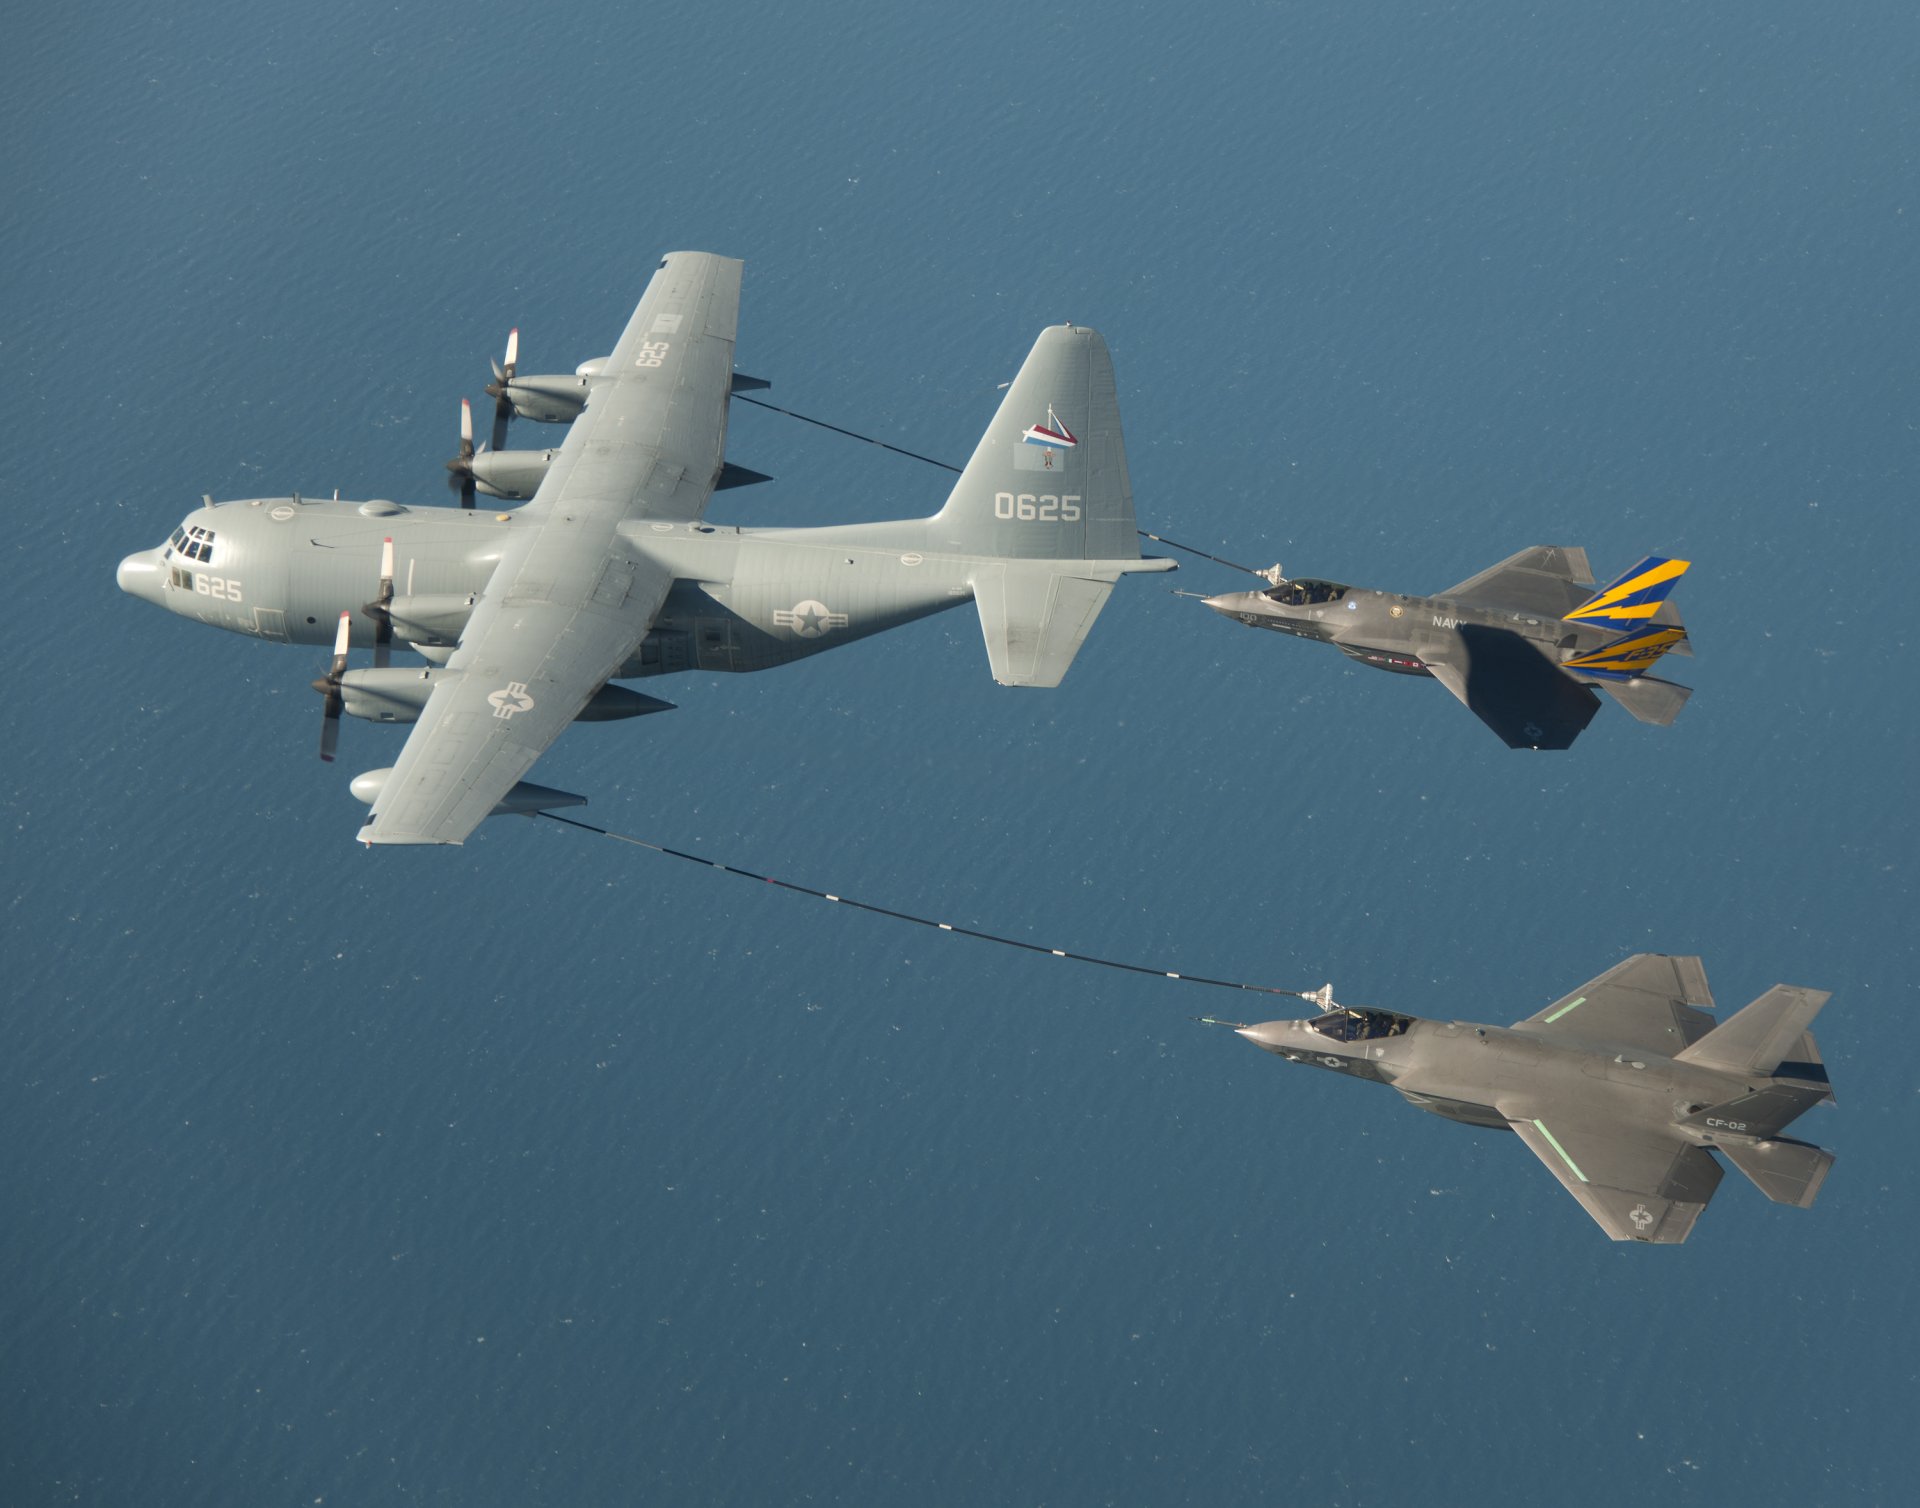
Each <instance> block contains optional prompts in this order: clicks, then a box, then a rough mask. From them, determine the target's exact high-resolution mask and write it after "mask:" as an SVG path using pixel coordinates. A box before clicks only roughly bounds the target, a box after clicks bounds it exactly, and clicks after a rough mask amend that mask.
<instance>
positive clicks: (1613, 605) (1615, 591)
mask: <svg viewBox="0 0 1920 1508" xmlns="http://www.w3.org/2000/svg"><path fill="white" fill-rule="evenodd" d="M1692 564H1693V562H1692V561H1690V560H1669V561H1667V562H1666V563H1665V564H1663V565H1657V566H1655V567H1654V568H1653V569H1652V570H1651V571H1642V572H1641V573H1640V574H1639V575H1638V576H1630V577H1628V578H1627V579H1626V580H1625V581H1622V582H1620V583H1619V584H1618V585H1617V586H1612V587H1609V588H1607V590H1606V591H1604V592H1602V593H1601V594H1600V595H1599V596H1598V597H1595V598H1594V599H1593V601H1591V602H1585V603H1582V604H1581V605H1580V606H1579V607H1577V608H1575V609H1574V610H1573V611H1572V612H1570V613H1568V614H1567V616H1566V621H1567V622H1569V623H1577V622H1579V621H1580V620H1581V619H1583V618H1651V617H1652V616H1653V615H1654V614H1655V613H1656V612H1658V611H1659V609H1660V604H1659V603H1658V602H1637V603H1633V604H1631V605H1628V606H1622V605H1621V604H1622V603H1625V602H1626V599H1627V598H1629V597H1632V596H1635V595H1637V594H1638V593H1640V592H1644V591H1647V590H1648V589H1649V588H1652V587H1656V586H1659V585H1660V584H1661V583H1662V582H1664V581H1674V580H1677V579H1679V578H1680V577H1681V576H1684V575H1686V573H1687V570H1688V568H1689V567H1690V566H1691V565H1692Z"/></svg>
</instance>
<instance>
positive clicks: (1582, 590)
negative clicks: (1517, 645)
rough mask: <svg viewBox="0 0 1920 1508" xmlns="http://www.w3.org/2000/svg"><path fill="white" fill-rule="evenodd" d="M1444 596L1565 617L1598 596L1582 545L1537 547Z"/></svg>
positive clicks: (1491, 567) (1591, 570) (1509, 559)
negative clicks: (1595, 595)
mask: <svg viewBox="0 0 1920 1508" xmlns="http://www.w3.org/2000/svg"><path fill="white" fill-rule="evenodd" d="M1439 595H1440V596H1442V597H1451V598H1453V599H1455V600H1456V601H1461V602H1476V603H1485V604H1488V605H1490V606H1495V607H1505V608H1511V609H1512V610H1513V611H1514V612H1517V613H1533V614H1535V615H1537V616H1539V617H1542V618H1564V617H1565V616H1566V615H1567V614H1568V613H1570V612H1572V611H1573V610H1574V609H1575V608H1576V607H1578V606H1579V605H1580V604H1581V603H1583V602H1585V601H1586V600H1587V599H1588V598H1589V597H1591V596H1592V595H1593V568H1592V567H1591V566H1589V565H1588V564H1587V552H1586V551H1585V550H1583V549H1582V548H1581V547H1580V546H1579V545H1533V546H1530V547H1529V548H1527V549H1524V550H1522V551H1521V552H1520V553H1519V554H1518V555H1511V556H1509V557H1508V558H1507V559H1505V560H1503V561H1501V562H1500V564H1499V565H1497V566H1488V567H1487V569H1486V570H1484V571H1482V572H1481V573H1480V574H1479V575H1478V576H1469V577H1468V578H1467V579H1466V580H1465V581H1463V582H1461V583H1460V584H1459V585H1458V586H1455V587H1449V588H1448V589H1447V590H1446V591H1444V592H1441V593H1440V594H1439Z"/></svg>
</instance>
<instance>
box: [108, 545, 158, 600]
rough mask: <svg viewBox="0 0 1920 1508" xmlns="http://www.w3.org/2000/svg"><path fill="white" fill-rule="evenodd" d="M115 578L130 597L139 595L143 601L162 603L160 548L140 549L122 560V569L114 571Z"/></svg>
mask: <svg viewBox="0 0 1920 1508" xmlns="http://www.w3.org/2000/svg"><path fill="white" fill-rule="evenodd" d="M113 579H114V580H115V581H117V582H118V583H119V584H120V590H121V591H123V592H125V593H126V594H127V595H128V596H129V597H138V598H139V599H140V600H141V601H142V602H151V603H152V604H153V605H154V606H155V607H158V606H159V605H160V581H161V574H160V552H159V551H158V550H138V551H136V552H135V553H133V554H132V555H129V556H128V557H127V558H126V559H125V560H123V561H121V562H120V569H119V570H118V571H116V572H114V577H113Z"/></svg>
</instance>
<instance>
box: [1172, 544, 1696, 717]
mask: <svg viewBox="0 0 1920 1508" xmlns="http://www.w3.org/2000/svg"><path fill="white" fill-rule="evenodd" d="M1688 564H1689V562H1687V561H1684V560H1670V559H1668V558H1666V557H1664V556H1659V555H1650V556H1648V557H1647V558H1646V559H1645V560H1643V561H1641V562H1640V564H1638V565H1637V566H1635V567H1634V568H1633V569H1632V570H1630V571H1628V572H1627V573H1626V574H1625V575H1623V576H1621V577H1620V578H1619V579H1618V580H1617V581H1615V582H1613V583H1612V584H1611V585H1610V586H1606V587H1602V588H1599V589H1598V590H1596V589H1595V585H1594V578H1593V572H1592V570H1591V569H1590V568H1589V566H1588V565H1587V552H1586V551H1585V550H1583V549H1581V548H1579V547H1578V546H1566V545H1535V546H1533V547H1532V548H1531V549H1526V550H1522V551H1521V552H1520V553H1519V554H1518V555H1515V556H1513V557H1512V558H1510V559H1508V560H1503V561H1501V562H1500V564H1499V565H1497V566H1493V567H1492V568H1490V569H1488V570H1485V571H1482V572H1481V573H1480V574H1479V575H1477V576H1473V577H1470V578H1468V579H1467V580H1466V581H1463V582H1461V583H1460V584H1459V585H1458V586H1455V587H1452V588H1450V589H1449V590H1447V591H1445V592H1442V593H1440V594H1439V595H1438V596H1434V597H1410V596H1405V595H1401V594H1396V593H1393V592H1381V591H1374V590H1372V589H1370V588H1366V587H1351V586H1345V585H1342V584H1341V583H1339V582H1337V581H1321V580H1308V579H1301V580H1295V581H1289V580H1288V579H1287V578H1285V577H1284V576H1282V575H1281V574H1280V568H1279V567H1278V566H1275V567H1274V568H1273V570H1272V571H1271V572H1269V573H1268V576H1269V579H1270V580H1272V582H1273V585H1272V586H1271V587H1270V588H1268V589H1267V590H1266V591H1262V592H1229V593H1227V594H1225V595H1223V596H1219V597H1208V598H1207V599H1206V604H1207V606H1208V607H1210V608H1212V609H1213V610H1214V611H1215V612H1217V613H1221V614H1223V615H1224V616H1226V617H1229V618H1233V619H1236V620H1238V621H1239V622H1241V623H1247V624H1251V625H1253V626H1254V627H1256V628H1271V629H1277V630H1278V631H1280V632H1281V633H1288V634H1294V635H1296V636H1298V637H1300V638H1303V639H1315V640H1318V641H1320V642H1322V643H1326V644H1331V645H1333V646H1334V647H1335V648H1336V649H1338V650H1339V651H1340V652H1341V653H1342V654H1344V655H1346V656H1348V657H1349V658H1350V659H1354V660H1358V661H1359V662H1360V663H1361V664H1363V665H1372V666H1374V667H1375V668H1377V669H1380V670H1391V671H1395V672H1398V673H1399V674H1402V675H1424V676H1431V677H1433V679H1435V680H1437V681H1439V682H1440V683H1441V685H1443V686H1445V687H1446V688H1447V690H1449V691H1451V692H1452V693H1453V694H1454V695H1455V696H1456V697H1458V698H1459V699H1460V700H1461V701H1462V702H1464V703H1465V704H1466V706H1467V707H1468V709H1469V710H1471V711H1472V712H1473V713H1474V715H1475V716H1476V717H1478V718H1479V719H1480V720H1481V721H1482V722H1483V723H1485V724H1486V725H1487V726H1488V727H1489V728H1491V729H1493V731H1494V732H1495V733H1498V734H1499V735H1500V737H1501V738H1502V739H1503V740H1504V741H1505V742H1506V744H1507V746H1508V747H1509V748H1514V749H1564V748H1567V747H1569V746H1570V745H1571V744H1572V743H1573V741H1574V739H1575V738H1577V737H1578V736H1579V734H1580V732H1581V730H1582V729H1584V728H1585V727H1586V726H1587V724H1588V723H1590V722H1591V721H1593V714H1594V713H1595V712H1597V711H1598V710H1599V708H1600V697H1599V695H1598V694H1596V693H1605V694H1606V695H1607V696H1610V697H1612V698H1613V699H1614V700H1615V701H1616V702H1618V703H1619V704H1620V705H1621V706H1623V707H1625V708H1626V709H1627V710H1628V711H1629V712H1631V713H1632V714H1633V715H1634V716H1635V717H1637V718H1638V719H1639V720H1640V721H1641V722H1643V723H1655V724H1658V725H1660V726H1662V727H1665V726H1666V725H1668V724H1670V723H1671V722H1672V721H1673V720H1674V718H1675V717H1677V716H1678V715H1679V713H1680V709H1681V707H1682V706H1684V705H1685V704H1686V700H1687V697H1688V696H1689V695H1690V694H1691V693H1690V691H1689V690H1688V688H1687V687H1685V686H1679V685H1675V684H1674V683H1673V682H1672V681H1663V680H1659V679H1657V678H1656V677H1654V676H1651V675H1649V674H1648V673H1647V672H1648V671H1649V670H1650V669H1651V668H1652V667H1653V665H1654V664H1655V663H1656V662H1657V661H1658V660H1659V659H1660V657H1661V656H1662V655H1667V654H1685V655H1690V654H1692V652H1693V650H1692V648H1691V646H1690V645H1689V644H1688V642H1687V631H1686V629H1685V627H1684V626H1682V624H1681V621H1680V613H1679V609H1678V608H1676V607H1675V606H1674V604H1673V603H1672V602H1670V601H1669V600H1668V593H1670V592H1671V591H1672V590H1673V587H1674V584H1675V583H1676V582H1677V581H1679V579H1680V578H1681V577H1682V576H1683V575H1685V574H1686V571H1687V567H1688Z"/></svg>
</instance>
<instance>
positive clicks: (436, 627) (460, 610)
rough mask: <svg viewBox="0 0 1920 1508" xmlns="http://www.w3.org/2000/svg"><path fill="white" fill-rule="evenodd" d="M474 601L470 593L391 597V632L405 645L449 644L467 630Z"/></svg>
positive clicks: (457, 640)
mask: <svg viewBox="0 0 1920 1508" xmlns="http://www.w3.org/2000/svg"><path fill="white" fill-rule="evenodd" d="M476 600H477V599H476V598H475V597H474V596H473V594H472V593H471V592H423V593H421V594H419V595H418V596H407V597H395V598H394V599H393V605H392V607H391V608H389V609H388V611H389V612H391V613H392V614H393V631H394V633H395V634H396V635H398V636H399V637H400V638H402V639H405V640H406V641H407V642H408V643H411V644H428V645H433V644H444V645H452V644H458V643H459V642H460V635H462V634H463V633H465V632H466V631H467V619H469V618H471V617H472V616H473V604H474V602H475V601H476Z"/></svg>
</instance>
